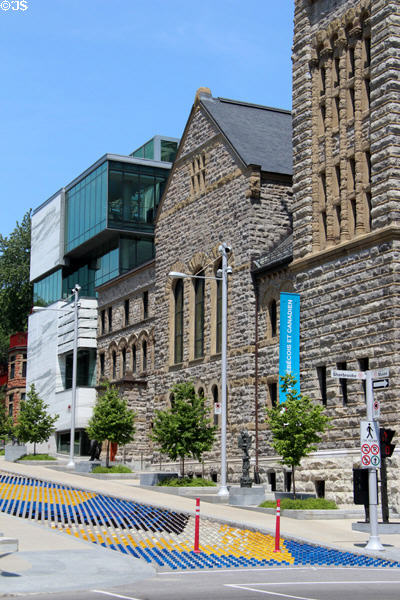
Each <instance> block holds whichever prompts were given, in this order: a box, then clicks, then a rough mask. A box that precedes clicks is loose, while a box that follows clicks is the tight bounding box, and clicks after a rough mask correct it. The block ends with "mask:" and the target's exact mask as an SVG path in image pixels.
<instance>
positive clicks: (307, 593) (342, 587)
mask: <svg viewBox="0 0 400 600" xmlns="http://www.w3.org/2000/svg"><path fill="white" fill-rule="evenodd" d="M60 577H62V574H60ZM399 585H400V572H399V571H398V570H397V569H388V568H386V569H372V568H369V569H366V568H362V569H355V568H337V569H336V568H284V569H282V568H272V569H268V568H267V569H236V570H233V569H231V570H222V571H202V572H199V571H189V572H177V573H171V572H168V573H159V574H157V575H156V576H155V577H152V578H151V579H147V580H145V581H142V582H139V583H136V584H132V585H130V586H124V587H115V588H107V589H103V588H99V589H95V588H94V589H91V590H86V591H82V592H71V591H69V592H64V593H59V594H35V600H101V598H104V599H105V600H106V599H107V598H108V599H110V600H112V599H115V600H117V599H118V598H120V599H122V600H181V599H182V600H183V599H184V600H211V599H214V598H218V600H224V599H232V600H235V598H237V599H238V600H258V599H259V598H260V594H262V595H264V596H267V597H268V598H270V599H271V600H278V599H280V600H282V599H285V598H287V599H295V600H337V598H340V599H341V600H348V599H349V600H350V599H351V600H376V598H377V597H378V596H379V597H380V598H384V600H398V599H399V595H400V594H399V589H400V588H399ZM18 597H19V598H21V597H23V598H29V597H30V596H18ZM2 598H4V599H5V600H8V599H9V600H11V598H15V596H12V597H11V596H2Z"/></svg>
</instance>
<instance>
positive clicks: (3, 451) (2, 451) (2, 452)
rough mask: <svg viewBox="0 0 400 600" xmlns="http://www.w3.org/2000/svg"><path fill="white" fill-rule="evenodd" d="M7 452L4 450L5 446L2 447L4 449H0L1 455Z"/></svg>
mask: <svg viewBox="0 0 400 600" xmlns="http://www.w3.org/2000/svg"><path fill="white" fill-rule="evenodd" d="M5 453H6V451H5V450H4V448H2V449H1V450H0V456H4V455H5Z"/></svg>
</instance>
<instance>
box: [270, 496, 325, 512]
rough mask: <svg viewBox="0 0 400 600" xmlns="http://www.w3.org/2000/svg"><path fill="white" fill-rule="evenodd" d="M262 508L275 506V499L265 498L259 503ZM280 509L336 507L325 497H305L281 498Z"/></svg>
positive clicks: (323, 508)
mask: <svg viewBox="0 0 400 600" xmlns="http://www.w3.org/2000/svg"><path fill="white" fill-rule="evenodd" d="M260 506H261V507H262V508H276V501H275V502H274V501H273V500H266V501H265V502H263V503H262V504H260ZM281 509H282V510H283V509H285V510H332V509H337V506H336V503H335V502H334V501H333V500H326V499H325V498H305V499H304V500H292V498H282V500H281Z"/></svg>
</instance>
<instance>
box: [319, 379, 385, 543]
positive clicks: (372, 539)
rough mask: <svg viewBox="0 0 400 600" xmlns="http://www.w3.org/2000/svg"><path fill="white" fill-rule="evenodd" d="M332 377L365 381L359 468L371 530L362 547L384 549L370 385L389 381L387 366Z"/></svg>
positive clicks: (378, 456) (377, 446) (376, 412)
mask: <svg viewBox="0 0 400 600" xmlns="http://www.w3.org/2000/svg"><path fill="white" fill-rule="evenodd" d="M331 376H332V377H337V378H340V379H360V380H365V391H366V400H367V420H366V421H361V467H362V468H363V469H368V487H369V520H370V525H371V532H370V536H369V540H368V544H367V545H366V548H367V549H368V550H384V549H385V548H384V547H383V546H382V544H381V542H380V539H379V535H378V507H377V505H378V493H377V475H376V472H377V469H378V468H379V467H380V466H381V451H380V436H379V423H378V421H377V420H376V419H377V418H379V415H380V405H379V402H374V387H376V389H379V388H385V387H387V386H388V385H389V381H388V380H387V381H385V378H387V377H389V369H387V368H384V369H376V370H374V371H340V370H338V369H332V371H331ZM377 379H378V380H382V381H385V383H384V384H381V385H379V384H378V385H376V386H374V380H377Z"/></svg>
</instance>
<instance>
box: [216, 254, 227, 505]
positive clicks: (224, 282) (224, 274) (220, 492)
mask: <svg viewBox="0 0 400 600" xmlns="http://www.w3.org/2000/svg"><path fill="white" fill-rule="evenodd" d="M218 250H219V251H220V252H221V254H222V269H221V270H222V331H221V338H222V339H221V388H222V389H221V411H222V415H221V417H222V418H221V481H220V488H219V490H218V496H225V497H226V496H229V491H228V488H227V487H226V373H227V361H226V355H227V345H228V344H227V329H228V327H227V324H228V273H227V270H228V257H227V252H226V250H227V244H225V243H223V244H221V245H220V247H219V248H218Z"/></svg>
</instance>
